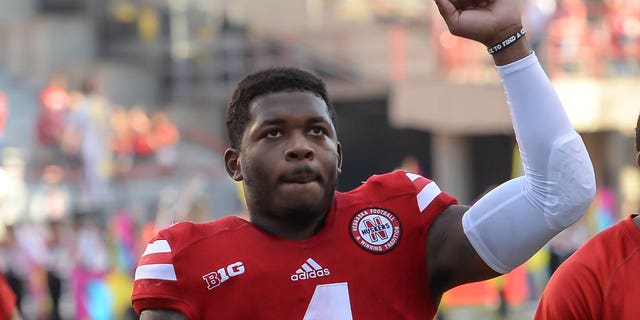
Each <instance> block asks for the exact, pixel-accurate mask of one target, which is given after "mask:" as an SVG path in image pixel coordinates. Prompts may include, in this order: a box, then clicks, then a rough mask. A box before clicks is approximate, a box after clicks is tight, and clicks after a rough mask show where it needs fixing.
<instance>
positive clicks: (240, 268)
mask: <svg viewBox="0 0 640 320" xmlns="http://www.w3.org/2000/svg"><path fill="white" fill-rule="evenodd" d="M243 273H244V265H243V264H242V262H234V263H232V264H230V265H228V266H226V267H224V268H220V269H218V271H213V272H209V273H207V274H205V275H204V276H202V279H204V282H206V283H207V289H209V290H212V289H213V288H215V287H217V286H219V285H221V284H222V283H223V282H225V281H227V280H229V279H231V278H232V277H235V276H239V275H241V274H243Z"/></svg>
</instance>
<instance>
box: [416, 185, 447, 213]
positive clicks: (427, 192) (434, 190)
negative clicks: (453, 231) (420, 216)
mask: <svg viewBox="0 0 640 320" xmlns="http://www.w3.org/2000/svg"><path fill="white" fill-rule="evenodd" d="M440 193H442V191H440V188H439V187H438V185H437V184H436V183H435V182H433V181H432V182H429V184H427V185H426V186H424V188H422V190H420V192H419V193H418V196H417V197H418V209H420V212H422V211H423V210H424V209H426V208H427V207H428V206H429V204H430V203H431V201H433V199H435V198H436V197H437V196H438V195H439V194H440Z"/></svg>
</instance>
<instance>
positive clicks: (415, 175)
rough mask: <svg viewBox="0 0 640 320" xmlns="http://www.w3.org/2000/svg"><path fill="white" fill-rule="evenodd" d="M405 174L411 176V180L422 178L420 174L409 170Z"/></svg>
mask: <svg viewBox="0 0 640 320" xmlns="http://www.w3.org/2000/svg"><path fill="white" fill-rule="evenodd" d="M405 175H407V177H408V178H409V180H411V181H415V180H416V179H418V178H420V175H417V174H415V173H409V172H405Z"/></svg>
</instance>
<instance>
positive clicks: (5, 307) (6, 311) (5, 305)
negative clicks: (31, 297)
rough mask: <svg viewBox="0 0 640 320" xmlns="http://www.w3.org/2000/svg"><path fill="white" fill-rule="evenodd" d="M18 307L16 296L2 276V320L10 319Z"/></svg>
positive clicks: (0, 299)
mask: <svg viewBox="0 0 640 320" xmlns="http://www.w3.org/2000/svg"><path fill="white" fill-rule="evenodd" d="M15 307H16V295H15V294H14V293H13V290H11V288H10V287H9V285H8V284H7V282H6V281H5V279H4V276H2V274H0V319H9V318H10V317H11V314H12V313H13V311H14V308H15Z"/></svg>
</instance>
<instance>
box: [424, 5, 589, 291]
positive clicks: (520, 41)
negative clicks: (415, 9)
mask: <svg viewBox="0 0 640 320" xmlns="http://www.w3.org/2000/svg"><path fill="white" fill-rule="evenodd" d="M513 2H514V0H493V1H472V0H468V1H467V0H458V1H456V0H436V4H437V5H438V8H439V10H440V14H441V15H442V17H443V18H444V19H445V21H446V22H447V26H448V27H449V30H450V31H451V32H452V33H453V34H455V35H458V36H462V37H465V38H468V39H472V40H476V41H479V42H481V43H483V44H484V45H485V46H487V48H488V49H489V50H488V51H490V52H493V53H492V56H493V58H494V61H495V64H496V66H497V70H498V73H499V74H500V77H501V79H502V83H503V86H504V88H505V92H506V96H507V100H508V104H509V111H510V114H511V119H512V121H513V126H514V130H515V134H516V139H517V141H518V146H519V148H520V154H521V156H522V160H523V163H524V176H523V177H519V178H516V179H513V180H510V181H508V182H506V183H504V184H502V185H501V186H499V187H497V188H495V189H494V190H492V191H491V192H489V193H487V194H486V195H485V196H484V197H482V199H480V200H479V201H477V202H476V203H475V204H474V205H473V206H472V207H470V208H467V207H464V206H454V207H451V208H449V209H447V212H444V213H443V214H441V215H440V217H439V218H438V219H437V220H436V221H435V222H434V224H433V225H432V227H431V230H430V232H429V239H428V240H427V241H428V243H427V259H428V260H427V261H428V263H429V278H430V279H431V290H432V293H433V295H434V297H435V298H436V299H438V298H439V297H440V296H441V295H442V293H444V292H445V291H446V290H448V289H450V288H452V287H455V286H457V285H460V284H463V283H468V282H472V281H478V280H484V279H488V278H492V277H495V276H497V275H499V274H503V273H507V272H509V271H511V270H512V269H514V268H515V267H517V266H518V265H520V264H522V263H524V262H525V261H526V260H527V259H529V258H530V257H531V256H532V255H533V254H534V253H535V252H536V251H538V250H539V249H540V248H541V247H542V246H544V244H545V243H546V242H547V241H549V240H550V239H551V238H552V237H553V236H555V235H556V234H557V233H559V232H560V231H561V230H563V229H564V228H566V227H568V226H570V225H571V224H573V223H574V222H575V221H576V220H578V219H579V218H580V217H581V216H582V215H583V214H584V212H585V211H586V209H587V207H588V206H589V204H590V203H591V201H592V200H593V197H594V195H595V175H594V172H593V166H592V164H591V161H590V159H589V155H588V154H587V151H586V148H585V146H584V143H583V142H582V139H581V138H580V136H579V135H578V134H577V133H576V132H575V130H574V129H573V127H572V126H571V123H570V121H569V119H568V117H567V115H566V113H565V111H564V109H563V107H562V104H561V103H560V100H559V99H558V97H557V94H556V93H555V90H554V88H553V86H552V84H551V82H550V81H549V79H548V78H547V76H546V74H545V73H544V70H542V67H541V66H540V64H539V62H538V60H537V58H536V56H535V54H534V53H532V52H531V49H530V48H529V46H528V44H527V42H526V37H525V36H524V34H523V32H522V31H521V30H522V24H521V20H520V13H519V11H518V9H517V7H516V6H515V4H514V3H513ZM474 107H481V106H474Z"/></svg>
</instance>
